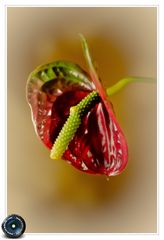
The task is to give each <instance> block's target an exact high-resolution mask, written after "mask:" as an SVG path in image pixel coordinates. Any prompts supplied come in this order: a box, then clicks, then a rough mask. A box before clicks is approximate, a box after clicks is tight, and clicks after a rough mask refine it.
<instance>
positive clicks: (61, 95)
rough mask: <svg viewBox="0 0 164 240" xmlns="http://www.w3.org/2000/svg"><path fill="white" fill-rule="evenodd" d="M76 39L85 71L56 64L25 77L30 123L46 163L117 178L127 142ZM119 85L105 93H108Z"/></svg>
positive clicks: (126, 152) (87, 56)
mask: <svg viewBox="0 0 164 240" xmlns="http://www.w3.org/2000/svg"><path fill="white" fill-rule="evenodd" d="M81 40H82V46H83V50H84V55H85V58H86V61H87V64H88V69H89V73H87V72H86V71H84V70H83V69H82V68H81V67H80V66H78V65H77V64H74V63H71V62H67V61H56V62H52V63H49V64H44V65H41V66H39V67H38V68H36V69H35V70H34V71H33V72H32V73H31V74H30V76H29V78H28V82H27V100H28V103H29V105H30V107H31V113H32V119H33V124H34V127H35V130H36V133H37V135H38V136H39V138H40V139H41V140H42V142H43V143H44V144H45V146H46V147H48V148H49V149H50V150H51V151H50V157H51V158H52V159H56V160H60V159H63V160H65V161H67V162H68V163H70V164H72V165H73V166H74V167H75V168H77V169H79V170H81V171H83V172H86V173H92V174H105V175H107V176H111V175H117V174H119V173H121V172H122V171H123V169H124V168H125V166H126V164H127V161H128V148H127V143H126V140H125V137H124V134H123V132H122V130H121V128H120V126H119V124H118V122H117V120H116V117H115V114H114V112H113V108H112V106H111V103H110V101H108V98H107V95H106V92H105V90H104V89H103V87H102V85H101V82H100V81H99V78H98V75H97V73H96V71H95V68H94V65H93V63H92V59H91V56H90V53H89V49H88V46H87V42H86V40H85V39H84V37H83V36H82V35H81ZM128 81H131V80H130V78H129V80H128ZM128 81H127V82H128ZM124 84H125V81H122V83H119V84H117V85H116V86H115V87H111V88H110V89H108V91H107V93H108V95H111V94H113V93H114V92H115V91H117V90H118V89H119V88H121V87H122V85H124Z"/></svg>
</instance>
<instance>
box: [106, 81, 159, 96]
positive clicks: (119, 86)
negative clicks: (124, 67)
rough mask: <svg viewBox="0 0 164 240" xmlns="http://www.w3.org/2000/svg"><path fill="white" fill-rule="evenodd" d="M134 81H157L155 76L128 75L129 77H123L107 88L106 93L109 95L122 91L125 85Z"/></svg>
mask: <svg viewBox="0 0 164 240" xmlns="http://www.w3.org/2000/svg"><path fill="white" fill-rule="evenodd" d="M133 82H142V83H143V82H144V83H155V81H154V79H153V78H143V77H127V78H123V79H121V80H120V81H118V82H117V83H116V84H114V85H113V86H112V87H109V88H107V89H106V93H107V95H108V96H112V95H113V94H115V93H117V92H118V91H120V90H121V89H122V88H123V87H125V86H126V85H127V84H128V83H133Z"/></svg>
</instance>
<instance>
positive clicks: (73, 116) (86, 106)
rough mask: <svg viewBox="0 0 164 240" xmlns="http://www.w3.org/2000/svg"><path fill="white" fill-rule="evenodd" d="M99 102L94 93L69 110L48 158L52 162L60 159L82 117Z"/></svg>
mask: <svg viewBox="0 0 164 240" xmlns="http://www.w3.org/2000/svg"><path fill="white" fill-rule="evenodd" d="M99 101H100V97H99V94H98V93H97V92H95V91H94V92H91V93H90V94H88V95H87V96H86V97H85V98H83V99H82V100H81V101H80V102H79V103H78V104H77V105H76V106H73V107H71V108H70V115H69V117H68V119H67V121H66V122H65V124H64V126H63V127H62V129H61V131H60V133H59V135H58V137H57V138H56V140H55V142H54V145H53V147H52V149H51V153H50V158H52V159H54V160H57V159H61V158H62V156H63V154H64V152H65V151H66V149H67V148H68V145H69V143H70V141H71V140H72V139H73V137H74V136H75V133H76V131H77V129H78V128H79V126H80V124H81V121H82V117H83V116H84V115H85V114H87V112H88V111H89V110H90V109H91V108H92V107H93V105H95V104H96V103H97V102H99Z"/></svg>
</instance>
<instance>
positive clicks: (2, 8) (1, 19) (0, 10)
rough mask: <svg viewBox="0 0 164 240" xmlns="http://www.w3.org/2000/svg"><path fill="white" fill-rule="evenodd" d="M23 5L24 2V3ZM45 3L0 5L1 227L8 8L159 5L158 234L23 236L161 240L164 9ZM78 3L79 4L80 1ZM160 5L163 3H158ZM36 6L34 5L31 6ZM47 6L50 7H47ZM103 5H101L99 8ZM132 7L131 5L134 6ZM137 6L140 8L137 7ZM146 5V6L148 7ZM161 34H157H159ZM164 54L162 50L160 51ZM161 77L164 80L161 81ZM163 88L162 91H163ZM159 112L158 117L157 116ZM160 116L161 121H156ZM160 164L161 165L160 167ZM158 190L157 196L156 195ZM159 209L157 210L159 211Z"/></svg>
mask: <svg viewBox="0 0 164 240" xmlns="http://www.w3.org/2000/svg"><path fill="white" fill-rule="evenodd" d="M24 2H25V1H24ZM45 2H46V4H45V3H43V4H42V5H41V4H38V1H37V0H33V1H31V0H29V1H27V3H28V4H24V5H22V1H21V0H14V1H12V0H6V1H5V0H4V1H3V0H1V2H0V27H1V28H0V31H1V38H0V42H1V44H0V47H1V49H0V53H1V54H0V59H1V62H0V63H1V65H0V66H1V79H2V82H1V87H0V100H1V103H2V104H1V118H0V121H1V122H0V127H1V145H0V146H1V152H2V159H1V168H0V190H1V192H2V195H1V196H3V197H1V206H2V208H1V212H0V224H1V223H2V221H3V220H4V218H5V217H6V213H7V181H6V179H7V160H6V159H7V136H6V135H7V123H6V122H7V92H6V91H7V90H6V89H7V70H6V68H7V23H6V15H7V14H6V9H7V7H62V6H63V7H135V6H137V7H149V6H150V7H153V6H157V7H158V6H159V7H160V8H159V9H158V26H159V29H158V36H159V37H160V39H159V44H158V49H157V50H158V51H157V52H158V79H160V78H161V79H163V81H162V80H161V81H160V83H159V81H158V105H157V108H158V110H157V112H158V129H157V130H158V137H159V138H158V140H157V149H158V154H157V156H158V187H157V192H158V201H157V202H158V220H159V221H158V233H157V234H149V233H148V234H146V233H145V234H138V233H137V234H135V233H134V234H132V233H130V234H124V233H123V234H105V233H104V234H99V233H97V234H85V233H84V234H80V233H79V234H76V233H74V234H70V233H68V234H63V233H62V234H59V233H57V234H56V233H54V234H39V233H38V234H35V233H31V234H26V233H25V235H24V236H25V237H26V238H29V239H45V237H46V238H48V239H52V238H54V237H55V238H56V239H62V240H63V239H64V238H66V237H67V238H70V239H75V238H77V237H78V238H79V239H82V238H83V237H84V238H86V239H92V238H94V239H95V238H99V237H101V239H108V238H109V237H110V238H112V239H131V238H132V237H133V239H140V238H141V239H145V240H147V239H164V231H163V228H162V223H164V219H163V212H164V211H163V210H164V207H163V203H164V195H163V193H164V191H162V183H161V182H162V181H163V182H164V180H162V178H163V175H164V174H163V169H164V168H163V166H164V164H163V162H162V161H160V162H159V159H160V160H162V159H164V158H162V148H163V146H162V145H163V143H162V138H163V136H162V135H163V134H162V129H161V128H162V123H164V115H163V114H162V102H163V101H164V100H162V97H164V94H163V92H162V91H163V90H164V88H163V87H162V84H163V82H164V74H163V73H162V69H163V66H162V65H163V62H164V61H162V55H163V54H160V53H159V47H160V52H161V51H162V50H164V47H163V49H162V45H163V43H164V37H163V35H162V33H163V32H162V28H161V26H162V22H164V19H163V20H162V18H163V16H164V9H162V4H161V3H160V4H159V1H148V0H147V1H142V0H138V1H132V0H131V1H124V4H123V0H115V1H113V4H112V1H107V0H106V1H104V0H101V5H100V4H99V3H98V1H95V2H94V4H92V3H93V2H91V4H89V5H88V0H83V1H81V2H82V3H79V4H78V5H77V3H76V1H69V2H70V3H69V4H68V3H67V2H64V1H60V4H55V5H54V1H53V0H46V1H45ZM79 2H80V1H79ZM143 2H144V4H143ZM161 2H162V1H161ZM109 3H110V5H109ZM34 4H36V5H34ZM48 4H49V5H48ZM102 4H104V5H102ZM133 4H134V5H133ZM139 4H140V5H139ZM147 4H149V5H147ZM159 14H160V21H159ZM159 31H160V34H159ZM162 52H164V51H162ZM162 76H163V78H162ZM162 89H163V90H162ZM160 102H161V106H160V105H159V103H160ZM159 112H160V114H159ZM159 117H160V119H159ZM159 126H160V132H159ZM162 164H163V165H162ZM159 191H160V193H159ZM159 209H160V211H159Z"/></svg>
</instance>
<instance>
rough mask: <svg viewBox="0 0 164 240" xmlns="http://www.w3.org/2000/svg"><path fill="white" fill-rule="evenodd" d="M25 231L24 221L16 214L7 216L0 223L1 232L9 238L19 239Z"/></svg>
mask: <svg viewBox="0 0 164 240" xmlns="http://www.w3.org/2000/svg"><path fill="white" fill-rule="evenodd" d="M25 229H26V223H25V221H24V219H23V218H22V217H21V216H19V215H16V214H12V215H9V216H8V217H7V218H5V220H4V221H3V223H2V230H3V232H4V234H5V235H6V236H7V237H9V238H19V237H20V236H21V235H22V234H23V233H24V231H25Z"/></svg>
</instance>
